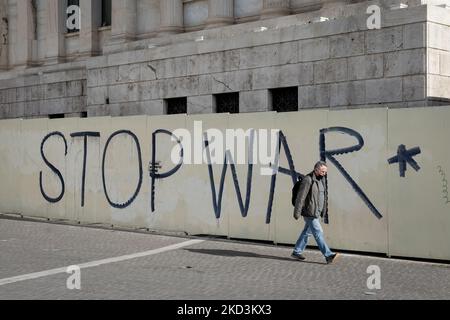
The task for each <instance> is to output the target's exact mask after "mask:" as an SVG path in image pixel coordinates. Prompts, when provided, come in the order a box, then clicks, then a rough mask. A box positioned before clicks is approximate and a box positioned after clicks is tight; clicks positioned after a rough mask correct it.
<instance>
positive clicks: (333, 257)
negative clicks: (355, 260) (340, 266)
mask: <svg viewBox="0 0 450 320" xmlns="http://www.w3.org/2000/svg"><path fill="white" fill-rule="evenodd" d="M337 256H338V254H337V253H333V254H332V255H331V256H329V257H326V258H325V259H326V260H327V264H331V263H333V262H334V261H336V258H337Z"/></svg>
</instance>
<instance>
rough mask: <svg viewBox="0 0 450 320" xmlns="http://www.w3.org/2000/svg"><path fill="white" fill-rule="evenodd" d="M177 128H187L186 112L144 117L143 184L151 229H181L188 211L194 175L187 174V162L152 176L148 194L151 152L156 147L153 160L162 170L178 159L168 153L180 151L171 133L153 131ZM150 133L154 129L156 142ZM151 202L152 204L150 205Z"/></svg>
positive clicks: (171, 166)
mask: <svg viewBox="0 0 450 320" xmlns="http://www.w3.org/2000/svg"><path fill="white" fill-rule="evenodd" d="M180 128H186V116H185V115H171V116H154V117H148V118H147V137H146V139H145V145H146V150H148V155H147V156H146V157H145V168H146V170H145V176H144V184H145V187H146V199H147V201H146V207H145V222H146V226H147V228H149V229H152V230H163V231H177V232H180V231H184V230H185V227H184V225H185V215H186V212H187V211H188V203H189V197H190V196H191V192H194V191H195V187H194V188H193V187H192V186H190V185H189V182H190V181H192V180H193V179H195V177H193V176H190V175H189V165H185V164H183V165H182V166H181V167H180V168H179V169H178V170H177V171H176V172H175V173H173V174H172V175H170V176H168V177H166V178H161V179H155V180H154V198H153V199H152V197H151V190H152V178H151V177H150V172H149V170H148V168H149V165H150V164H151V162H152V152H153V150H154V148H155V162H156V163H158V162H159V164H160V166H161V168H159V169H158V171H157V174H165V173H168V172H170V171H171V170H172V169H174V168H175V167H176V166H177V165H178V163H179V161H178V160H179V159H180V158H179V157H176V159H174V160H175V163H173V161H172V157H171V153H172V150H174V148H175V150H177V151H175V154H176V155H179V152H180V151H179V150H180V149H179V147H178V146H177V143H176V142H175V141H172V138H171V136H170V135H168V134H165V133H156V132H157V131H158V130H166V131H169V132H171V133H173V132H175V130H177V129H180ZM153 133H155V145H154V144H153V140H152V139H153ZM152 202H153V208H152Z"/></svg>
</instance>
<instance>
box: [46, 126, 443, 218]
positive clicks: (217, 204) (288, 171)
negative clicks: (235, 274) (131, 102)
mask: <svg viewBox="0 0 450 320" xmlns="http://www.w3.org/2000/svg"><path fill="white" fill-rule="evenodd" d="M332 132H335V133H339V134H344V135H348V136H350V137H353V138H355V139H356V144H355V145H353V146H349V147H343V148H339V149H331V150H328V149H327V147H326V135H327V134H328V133H332ZM319 134H320V139H319V154H320V158H321V160H323V161H329V162H331V163H332V164H333V165H334V166H335V167H336V168H337V169H338V172H339V173H340V174H341V175H342V176H343V177H344V178H345V180H346V181H347V182H348V183H349V184H350V186H351V187H352V189H353V190H354V191H355V192H356V194H357V195H358V196H359V197H360V198H361V200H362V201H363V202H364V204H365V205H366V206H367V207H368V208H369V209H370V211H371V212H372V213H373V214H374V215H375V216H376V217H377V218H378V219H381V218H382V217H383V215H382V214H381V213H380V211H379V210H378V209H377V208H376V207H375V205H374V204H373V202H372V201H371V200H370V198H369V196H368V195H367V194H366V193H365V192H364V191H363V190H362V188H361V187H360V186H359V185H358V183H357V182H356V181H355V179H353V178H352V176H351V175H350V173H349V172H348V171H347V170H346V169H345V168H344V167H343V166H342V165H341V163H340V162H339V160H338V156H339V155H344V154H349V153H354V152H359V151H360V150H361V149H362V148H363V146H364V139H363V137H362V136H361V134H359V133H358V132H357V131H355V130H353V129H350V128H345V127H331V128H326V129H322V130H320V132H319ZM119 135H127V136H129V137H131V138H132V140H133V142H134V144H135V147H136V150H137V158H138V170H139V176H138V182H137V185H136V189H135V191H134V193H133V195H131V196H130V198H129V199H128V200H127V201H125V202H123V203H117V202H115V201H114V200H113V199H111V196H110V195H109V193H108V184H107V176H106V175H105V162H106V159H107V156H108V148H109V146H110V143H111V141H112V140H113V139H114V138H115V137H117V136H119ZM158 135H168V136H170V137H171V138H172V140H173V141H175V142H176V144H177V145H178V146H179V148H180V152H179V159H180V160H179V162H178V163H177V164H175V166H174V167H173V168H172V169H170V170H168V171H167V172H159V170H160V169H161V163H159V162H157V161H156V155H157V150H158V148H157V143H158V142H157V141H158V139H157V137H158ZM71 137H72V138H74V139H75V138H83V139H84V140H83V148H84V152H83V169H82V182H81V206H82V207H84V205H85V183H86V161H87V157H88V148H87V142H88V138H99V137H100V133H99V132H75V133H72V134H71ZM50 138H59V139H62V141H63V143H64V147H65V154H64V156H66V155H67V141H66V139H65V136H64V135H63V134H62V133H61V132H52V133H50V134H48V135H46V136H45V137H44V139H43V140H42V143H41V157H42V160H43V161H44V163H45V164H46V165H47V166H48V168H49V169H50V170H51V171H52V172H53V173H55V174H56V175H57V177H58V179H59V181H60V184H61V192H60V194H59V195H58V196H57V197H55V198H52V197H50V196H48V195H47V194H46V192H45V190H44V185H43V178H42V171H41V172H40V175H39V184H40V190H41V194H42V196H43V197H44V198H45V200H46V201H48V202H49V203H57V202H59V201H61V200H62V198H63V197H64V191H65V184H64V177H63V175H62V174H61V171H60V170H59V169H58V168H56V166H55V165H53V164H52V163H51V162H50V161H49V160H48V159H47V157H46V156H45V152H44V146H45V144H46V142H47V141H48V140H49V139H50ZM203 139H204V141H203V145H204V151H205V154H206V157H207V159H208V164H207V170H208V175H209V182H210V187H211V204H212V209H213V212H214V215H215V217H216V219H220V217H221V208H222V198H223V193H224V185H225V179H226V176H227V171H228V166H229V167H230V171H231V176H232V181H233V185H234V189H235V192H236V198H237V201H238V204H239V209H240V212H241V215H242V217H244V218H245V217H247V215H248V211H249V208H250V204H251V194H252V179H253V162H252V161H248V166H247V179H246V187H245V190H246V191H245V199H244V197H243V196H242V192H241V186H240V184H239V181H238V173H237V170H236V165H235V163H234V159H233V158H232V155H231V153H230V151H229V150H226V151H225V159H224V162H223V167H222V170H221V175H220V181H219V187H218V190H217V189H216V183H215V179H214V170H213V166H212V164H211V153H210V150H209V143H210V141H209V139H208V136H207V134H206V133H204V138H203ZM249 140H250V143H249V145H248V154H249V156H250V157H251V155H252V152H251V151H252V149H253V145H254V142H253V141H254V137H253V133H252V134H250V137H249ZM277 143H278V144H277V148H276V150H277V152H276V155H275V162H276V163H274V165H276V166H277V170H274V171H273V172H274V173H273V174H272V176H271V179H270V186H269V199H268V203H267V210H266V221H265V222H266V224H270V223H271V216H272V206H273V199H274V196H275V189H276V182H277V175H278V173H280V174H284V175H288V176H289V177H290V178H291V180H292V183H293V184H295V182H296V181H297V180H298V177H299V176H303V174H302V173H300V172H297V171H296V169H295V164H294V159H293V157H292V154H291V150H290V147H289V143H288V140H287V138H286V136H285V134H284V133H283V131H281V130H280V131H279V132H278V141H277ZM282 150H283V151H284V154H285V157H286V159H287V163H288V166H289V168H283V167H280V166H278V161H279V160H278V159H279V157H280V154H281V152H282ZM418 153H420V148H413V149H411V150H406V148H405V147H404V146H403V147H402V146H400V147H399V152H398V155H397V157H395V158H392V159H389V163H396V162H398V163H400V170H401V172H403V173H404V171H402V170H406V168H405V167H406V163H409V164H410V165H411V166H412V167H413V168H415V169H416V170H419V168H420V167H419V166H418V164H417V162H416V161H415V160H414V159H412V157H413V156H414V155H417V154H418ZM183 157H184V151H183V145H182V142H181V140H180V139H179V138H178V137H177V136H175V135H174V134H173V133H172V132H171V131H168V130H165V129H158V130H156V131H154V132H153V133H152V154H151V159H150V161H149V166H148V170H149V176H150V179H151V191H150V210H151V212H152V213H153V212H155V210H156V208H155V202H156V196H157V190H156V181H157V180H162V179H168V178H170V177H171V176H172V175H174V174H175V173H176V172H177V171H178V170H180V168H181V167H182V166H183ZM101 173H102V183H103V191H104V195H105V197H106V200H107V201H108V203H109V205H110V206H111V207H113V208H118V209H123V208H126V207H128V206H130V205H131V204H132V203H133V202H134V200H135V199H136V197H137V196H138V195H139V192H140V190H141V186H142V182H143V164H142V154H141V146H140V142H139V139H138V137H137V136H136V135H135V134H134V133H133V132H132V131H130V130H119V131H116V132H114V133H112V134H111V135H110V136H109V137H108V139H107V141H106V144H105V147H104V150H103V156H102V166H101ZM447 199H448V196H447ZM447 201H448V200H447ZM324 222H325V223H329V217H324Z"/></svg>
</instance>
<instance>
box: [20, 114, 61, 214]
mask: <svg viewBox="0 0 450 320" xmlns="http://www.w3.org/2000/svg"><path fill="white" fill-rule="evenodd" d="M47 125H48V120H47V119H36V120H26V121H22V123H21V141H22V145H23V149H22V150H23V156H22V157H21V158H20V159H18V162H17V166H18V167H20V168H21V172H22V174H21V175H20V178H19V179H20V193H21V194H22V197H21V200H22V201H21V208H22V213H23V215H25V216H31V217H47V206H48V202H47V201H46V200H45V198H44V197H43V196H42V194H41V191H40V188H39V172H40V171H42V179H43V185H44V190H47V189H46V188H47V186H48V184H49V183H59V180H58V177H57V176H56V175H55V174H54V173H53V172H52V171H51V170H50V169H49V168H48V167H47V165H46V164H45V162H44V160H43V159H42V157H41V142H42V140H43V139H44V137H45V136H46V135H47V134H48V133H49V131H48V128H47ZM54 139H56V138H54ZM59 140H61V141H59ZM58 142H59V143H60V144H61V145H62V146H64V143H63V142H62V139H58ZM63 148H64V147H63ZM52 180H56V181H54V182H51V181H52ZM59 186H60V185H59ZM58 190H60V189H58ZM52 196H57V195H52Z"/></svg>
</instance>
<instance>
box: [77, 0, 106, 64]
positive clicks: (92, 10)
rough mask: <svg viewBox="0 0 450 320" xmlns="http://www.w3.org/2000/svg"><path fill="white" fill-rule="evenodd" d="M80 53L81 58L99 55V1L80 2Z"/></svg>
mask: <svg viewBox="0 0 450 320" xmlns="http://www.w3.org/2000/svg"><path fill="white" fill-rule="evenodd" d="M80 9H81V13H82V14H81V26H80V53H81V55H83V56H88V57H90V56H96V55H98V54H99V53H100V49H99V39H98V28H99V27H100V24H101V18H102V15H101V13H102V2H101V1H100V0H80Z"/></svg>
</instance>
